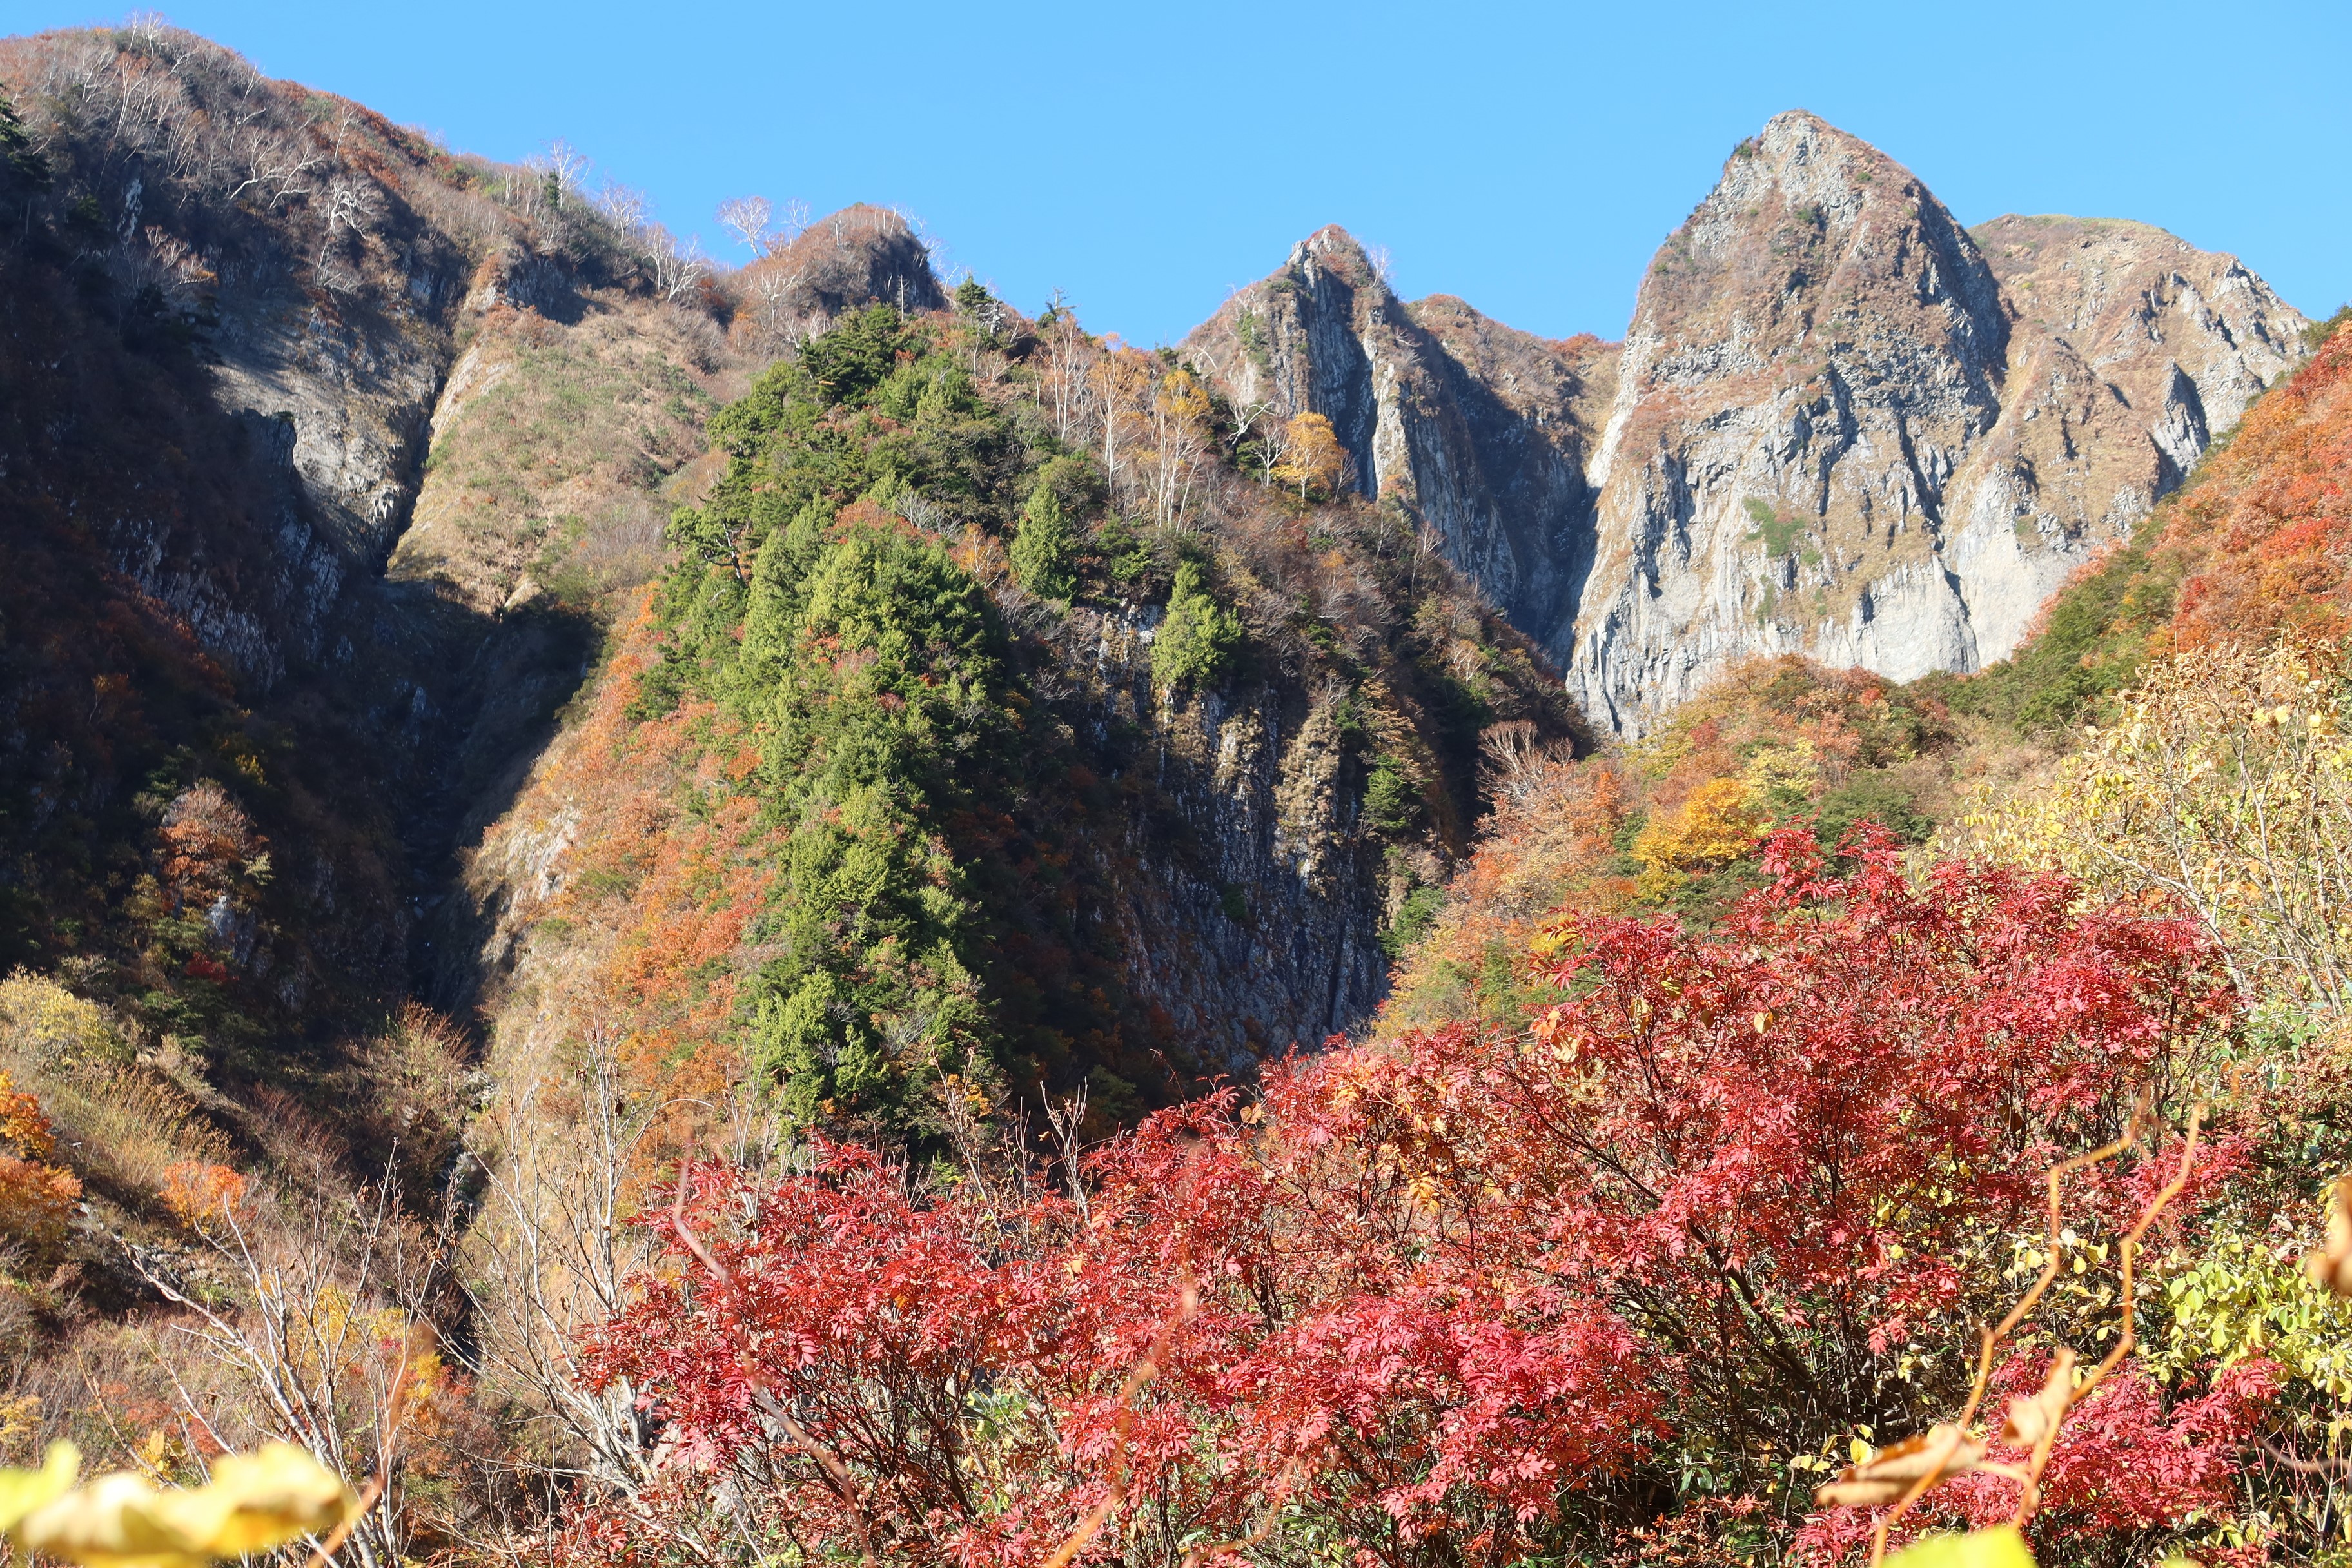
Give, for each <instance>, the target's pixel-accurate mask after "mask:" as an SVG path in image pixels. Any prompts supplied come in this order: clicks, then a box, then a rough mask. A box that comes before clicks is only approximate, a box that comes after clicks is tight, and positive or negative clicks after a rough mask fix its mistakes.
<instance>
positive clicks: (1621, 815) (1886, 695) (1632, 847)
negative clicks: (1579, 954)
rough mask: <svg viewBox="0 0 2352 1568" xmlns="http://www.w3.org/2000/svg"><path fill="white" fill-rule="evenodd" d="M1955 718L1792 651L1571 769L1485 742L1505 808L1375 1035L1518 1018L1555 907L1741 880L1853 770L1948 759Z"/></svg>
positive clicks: (1651, 902) (1739, 672)
mask: <svg viewBox="0 0 2352 1568" xmlns="http://www.w3.org/2000/svg"><path fill="white" fill-rule="evenodd" d="M1947 719H1948V715H1947V714H1946V713H1945V712H1944V710H1943V709H1942V708H1941V706H1940V705H1939V704H1937V703H1935V702H1933V701H1930V700H1927V699H1924V698H1921V697H1919V696H1917V695H1916V694H1911V693H1906V692H1905V691H1903V690H1902V689H1899V688H1897V687H1896V686H1895V683H1894V682H1893V681H1890V680H1887V679H1885V678H1884V677H1882V676H1877V675H1873V674H1871V673H1870V672H1869V671H1867V670H1861V669H1843V670H1841V669H1826V668H1822V666H1820V665H1816V664H1812V663H1811V662H1809V661H1807V660H1805V659H1802V658H1796V657H1794V656H1786V657H1782V658H1754V659H1749V660H1747V661H1745V662H1744V663H1741V664H1739V665H1738V666H1736V667H1734V668H1732V669H1731V670H1730V671H1728V672H1727V674H1726V675H1725V676H1724V678H1723V679H1721V680H1720V681H1718V682H1717V684H1716V685H1714V686H1713V687H1711V688H1709V689H1707V690H1706V691H1704V692H1702V693H1701V694H1700V695H1699V696H1697V697H1696V698H1694V699H1693V700H1691V701H1689V702H1687V703H1685V704H1684V706H1683V707H1682V708H1680V709H1678V710H1676V711H1675V714H1674V716H1673V718H1672V719H1670V720H1669V721H1667V723H1666V724H1665V726H1664V728H1663V729H1662V730H1660V731H1658V732H1657V733H1656V734H1655V735H1654V736H1652V737H1650V738H1649V739H1648V740H1646V741H1644V742H1641V743H1640V744H1638V745H1636V746H1633V747H1631V748H1629V749H1627V750H1625V751H1623V752H1616V753H1613V754H1604V755H1601V756H1596V757H1590V758H1586V759H1584V760H1582V761H1572V760H1570V759H1569V758H1567V757H1565V756H1560V755H1556V754H1555V755H1536V756H1527V755H1524V754H1520V753H1519V752H1517V751H1516V750H1515V748H1513V747H1512V746H1511V745H1509V744H1507V743H1504V744H1501V745H1499V746H1496V747H1493V748H1490V749H1491V750H1493V752H1494V760H1495V762H1496V764H1497V767H1496V773H1495V774H1494V775H1493V776H1492V777H1491V778H1490V780H1489V790H1490V794H1491V795H1492V796H1493V798H1494V807H1495V809H1494V812H1493V815H1492V816H1489V817H1488V818H1487V819H1486V822H1485V824H1483V825H1482V827H1481V829H1480V834H1479V838H1478V843H1477V846H1476V848H1475V852H1474V853H1473V855H1472V857H1471V858H1470V861H1469V863H1468V864H1467V865H1466V866H1465V867H1464V868H1462V869H1461V870H1460V871H1458V872H1457V873H1456V874H1455V876H1454V880H1453V882H1452V883H1451V885H1450V886H1449V887H1448V889H1447V901H1446V907H1445V909H1444V912H1442V913H1441V914H1440V915H1439V917H1438V919H1437V921H1436V924H1435V925H1434V927H1433V929H1432V931H1431V932H1430V935H1429V936H1428V938H1427V939H1426V940H1425V941H1424V942H1422V943H1421V944H1420V946H1419V947H1417V948H1416V949H1415V950H1414V951H1413V952H1411V953H1409V954H1408V955H1407V956H1406V958H1405V960H1404V962H1403V963H1402V964H1401V965H1400V966H1399V968H1398V971H1397V973H1396V975H1395V976H1394V986H1393V990H1392V994H1391V999H1390V1001H1389V1003H1388V1005H1387V1006H1386V1008H1385V1009H1384V1011H1383V1013H1382V1016H1381V1026H1380V1027H1381V1033H1382V1034H1384V1035H1386V1034H1389V1033H1391V1032H1392V1031H1394V1030H1396V1029H1398V1028H1401V1027H1424V1026H1434V1025H1437V1024H1441V1023H1444V1022H1448V1021H1451V1020H1454V1019H1456V1018H1462V1017H1477V1018H1483V1019H1487V1020H1493V1019H1496V1018H1500V1017H1504V1016H1509V1015H1510V1014H1511V1012H1512V1011H1513V1009H1515V1008H1517V1007H1519V1006H1522V1005H1525V1004H1526V1001H1527V997H1528V994H1529V993H1528V986H1529V984H1531V983H1532V982H1531V979H1530V976H1531V973H1532V972H1531V971H1530V970H1529V969H1528V966H1527V956H1526V955H1527V954H1528V952H1531V951H1532V952H1538V953H1540V952H1542V950H1543V942H1544V940H1545V939H1544V936H1543V932H1544V930H1545V928H1546V926H1547V925H1548V923H1549V921H1548V917H1549V916H1550V915H1551V914H1552V913H1553V912H1554V911H1556V910H1560V909H1563V908H1565V909H1569V910H1575V911H1578V912H1580V913H1585V914H1598V915H1616V914H1623V913H1628V912H1633V911H1636V910H1641V909H1643V908H1654V907H1657V906H1658V905H1659V904H1660V903H1662V902H1664V903H1668V904H1669V905H1670V904H1671V900H1672V895H1673V893H1674V892H1675V889H1676V888H1677V886H1678V885H1680V884H1682V883H1685V882H1686V881H1687V880H1688V879H1690V878H1691V877H1692V876H1695V875H1702V874H1705V873H1707V872H1710V871H1717V870H1720V869H1723V868H1732V869H1733V870H1734V871H1737V870H1738V868H1739V867H1740V866H1741V865H1742V864H1743V863H1744V862H1746V861H1748V860H1749V859H1751V858H1752V851H1753V850H1754V848H1755V846H1756V845H1757V843H1758V842H1759V839H1760V837H1761V836H1762V835H1763V834H1764V832H1765V831H1766V830H1767V829H1769V827H1770V826H1772V825H1773V824H1774V823H1775V822H1783V821H1788V820H1790V819H1792V818H1796V817H1801V816H1805V815H1807V814H1808V813H1809V812H1811V811H1812V810H1814V809H1816V808H1819V807H1821V806H1822V805H1823V804H1824V803H1825V802H1828V801H1830V798H1831V797H1832V795H1834V794H1835V792H1837V791H1838V790H1840V789H1842V788H1843V787H1844V786H1845V785H1846V784H1850V783H1851V782H1852V781H1853V778H1854V777H1855V776H1856V775H1857V774H1859V773H1864V772H1866V771H1870V770H1881V769H1890V768H1902V767H1906V764H1909V763H1913V762H1915V761H1916V760H1917V759H1919V758H1922V757H1925V756H1928V755H1930V754H1933V753H1936V752H1940V751H1942V750H1945V749H1947V748H1948V746H1949V745H1950V744H1951V742H1952V740H1953V737H1952V735H1951V733H1950V731H1949V730H1948V727H1947ZM1495 740H1496V741H1497V742H1504V741H1506V738H1505V737H1502V736H1499V735H1497V736H1496V737H1495Z"/></svg>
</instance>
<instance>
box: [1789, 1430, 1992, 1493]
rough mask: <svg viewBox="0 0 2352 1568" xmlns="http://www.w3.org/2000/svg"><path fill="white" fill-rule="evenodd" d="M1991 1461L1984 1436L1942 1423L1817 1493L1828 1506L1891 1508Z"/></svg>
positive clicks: (1852, 1467) (1854, 1468)
mask: <svg viewBox="0 0 2352 1568" xmlns="http://www.w3.org/2000/svg"><path fill="white" fill-rule="evenodd" d="M1984 1457H1985V1446H1984V1442H1983V1440H1982V1439H1981V1438H1977V1437H1971V1436H1969V1435H1968V1434H1967V1433H1966V1432H1964V1431H1962V1430H1961V1429H1960V1428H1959V1427H1958V1426H1949V1425H1944V1424H1939V1425H1937V1426H1931V1427H1929V1428H1928V1429H1927V1431H1925V1432H1923V1433H1921V1434H1920V1435H1919V1436H1916V1437H1906V1438H1905V1439H1904V1440H1903V1441H1902V1442H1900V1443H1897V1444H1895V1446H1894V1447H1890V1448H1885V1449H1882V1450H1880V1451H1879V1452H1878V1453H1877V1454H1875V1455H1874V1456H1873V1457H1871V1458H1867V1459H1864V1460H1863V1461H1861V1462H1859V1463H1856V1464H1853V1465H1850V1466H1848V1467H1847V1468H1846V1469H1845V1470H1844V1471H1843V1473H1842V1474H1841V1475H1840V1476H1839V1477H1838V1479H1835V1480H1833V1481H1832V1482H1830V1483H1829V1484H1828V1485H1827V1486H1824V1487H1822V1488H1821V1489H1818V1490H1816V1491H1815V1492H1814V1493H1813V1501H1814V1502H1816V1503H1817V1504H1819V1505H1820V1506H1821V1507H1822V1508H1888V1507H1891V1506H1893V1505H1894V1504H1895V1503H1898V1502H1901V1501H1902V1500H1904V1499H1905V1498H1906V1497H1909V1496H1910V1495H1911V1494H1912V1492H1914V1491H1915V1490H1916V1491H1925V1490H1926V1489H1927V1488H1928V1487H1930V1486H1933V1485H1934V1484H1935V1483H1936V1482H1937V1480H1940V1479H1944V1478H1945V1477H1948V1476H1962V1475H1966V1474H1968V1473H1969V1471H1970V1470H1973V1469H1975V1468H1977V1466H1978V1465H1979V1463H1981V1462H1982V1461H1983V1459H1984Z"/></svg>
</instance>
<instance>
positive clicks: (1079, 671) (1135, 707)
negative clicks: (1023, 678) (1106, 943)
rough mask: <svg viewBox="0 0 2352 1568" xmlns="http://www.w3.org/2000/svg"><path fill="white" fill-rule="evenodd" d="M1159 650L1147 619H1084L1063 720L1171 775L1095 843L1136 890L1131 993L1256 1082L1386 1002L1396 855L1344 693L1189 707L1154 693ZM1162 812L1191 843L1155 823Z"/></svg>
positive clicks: (1202, 701)
mask: <svg viewBox="0 0 2352 1568" xmlns="http://www.w3.org/2000/svg"><path fill="white" fill-rule="evenodd" d="M1157 616H1158V612H1157V611H1153V612H1150V618H1151V619H1157ZM1149 637H1150V628H1149V627H1148V626H1146V625H1145V624H1144V619H1143V617H1139V616H1133V615H1119V614H1116V613H1104V612H1099V611H1094V610H1081V611H1078V612H1076V613H1075V614H1074V615H1073V616H1071V617H1070V620H1069V622H1068V623H1067V625H1066V626H1065V627H1064V628H1063V631H1062V635H1061V636H1060V637H1059V638H1057V639H1056V640H1057V641H1058V642H1059V643H1060V644H1061V645H1062V647H1063V649H1064V650H1066V653H1065V662H1064V664H1063V668H1064V669H1065V670H1066V671H1067V672H1068V673H1069V675H1070V676H1071V678H1072V681H1071V685H1070V688H1069V689H1067V690H1066V692H1065V693H1064V694H1063V696H1062V697H1061V699H1060V700H1059V702H1058V703H1057V707H1059V708H1060V709H1061V710H1062V711H1064V712H1066V713H1067V714H1069V715H1070V717H1071V719H1072V720H1073V721H1076V723H1077V724H1083V725H1087V726H1088V727H1090V728H1091V729H1092V730H1093V731H1094V732H1095V735H1096V736H1097V738H1098V740H1097V743H1098V745H1100V746H1101V748H1102V750H1103V752H1104V753H1105V754H1104V755H1103V756H1102V757H1101V759H1100V760H1101V761H1102V763H1103V764H1104V765H1105V766H1107V767H1110V768H1114V769H1118V768H1121V767H1123V768H1125V769H1129V770H1135V771H1141V770H1145V769H1149V770H1150V773H1151V775H1152V778H1153V788H1152V790H1151V791H1150V794H1149V795H1139V796H1138V800H1139V805H1138V806H1137V807H1136V808H1134V809H1131V810H1130V811H1129V812H1128V813H1126V814H1124V815H1123V816H1120V817H1119V818H1118V819H1116V820H1114V821H1113V822H1111V823H1109V824H1108V825H1106V826H1105V827H1103V828H1098V829H1097V830H1096V831H1095V832H1093V833H1092V834H1090V835H1089V838H1090V841H1091V848H1092V850H1093V853H1094V854H1095V855H1096V856H1097V857H1098V858H1100V859H1102V860H1103V862H1104V863H1105V865H1106V868H1108V869H1110V870H1111V872H1112V874H1111V875H1109V876H1107V877H1106V878H1105V879H1104V881H1105V883H1106V884H1107V885H1108V886H1109V887H1112V888H1114V889H1117V890H1118V899H1117V901H1116V903H1115V904H1114V906H1113V907H1112V908H1111V909H1110V910H1108V911H1107V912H1108V917H1109V918H1110V919H1111V920H1112V921H1115V922H1116V924H1117V925H1118V934H1119V938H1120V945H1121V947H1122V948H1123V949H1124V950H1125V952H1127V954H1128V961H1129V962H1128V971H1129V976H1128V977H1129V985H1130V986H1131V987H1132V988H1133V989H1134V990H1135V992H1136V993H1137V994H1139V996H1141V997H1143V998H1145V999H1146V1000H1148V1001H1149V1002H1150V1003H1151V1004H1152V1005H1155V1006H1157V1007H1159V1008H1160V1009H1161V1010H1163V1011H1164V1012H1165V1013H1166V1015H1167V1016H1169V1018H1171V1020H1172V1021H1173V1023H1174V1025H1175V1034H1176V1037H1177V1038H1179V1039H1181V1040H1183V1041H1184V1042H1186V1044H1187V1046H1188V1047H1189V1048H1191V1049H1192V1050H1194V1051H1196V1052H1198V1053H1199V1054H1200V1055H1201V1056H1202V1058H1204V1059H1205V1060H1207V1061H1208V1062H1209V1063H1210V1064H1211V1065H1213V1066H1217V1067H1220V1068H1223V1069H1225V1070H1232V1071H1242V1070H1246V1069H1247V1068H1249V1067H1250V1066H1251V1065H1252V1064H1254V1063H1255V1062H1256V1061H1258V1060H1260V1059H1262V1058H1265V1056H1266V1055H1268V1054H1269V1053H1274V1052H1279V1051H1280V1050H1282V1049H1283V1048H1285V1047H1288V1046H1291V1045H1293V1044H1296V1045H1299V1046H1314V1045H1316V1044H1318V1043H1319V1042H1320V1041H1322V1040H1323V1039H1324V1038H1325V1037H1328V1036H1330V1035H1333V1034H1336V1033H1339V1031H1341V1030H1343V1029H1347V1028H1350V1027H1352V1026H1354V1025H1355V1024H1356V1023H1357V1022H1358V1021H1359V1020H1360V1018H1362V1016H1364V1015H1365V1013H1367V1012H1368V1011H1369V1010H1370V1007H1371V1005H1372V1004H1373V1003H1375V1002H1377V1001H1378V1000H1379V999H1380V998H1381V996H1382V995H1383V994H1386V992H1387V989H1388V963H1389V961H1388V958H1387V955H1386V954H1384V953H1383V952H1381V948H1380V945H1379V943H1378V942H1377V941H1375V940H1374V934H1373V933H1374V932H1375V931H1377V930H1378V928H1379V926H1380V924H1381V919H1382V917H1383V915H1384V914H1385V913H1386V912H1387V911H1385V910H1382V909H1381V907H1380V900H1381V888H1382V885H1383V878H1382V876H1381V846H1380V845H1379V843H1378V842H1377V841H1376V840H1375V839H1374V838H1373V837H1371V836H1370V834H1369V833H1366V832H1363V831H1361V830H1360V828H1359V825H1358V824H1357V823H1356V822H1355V821H1354V820H1353V818H1354V816H1355V812H1354V809H1353V805H1354V800H1355V792H1354V791H1353V790H1351V789H1349V788H1347V787H1345V785H1344V784H1343V782H1342V778H1341V774H1342V771H1343V769H1344V768H1345V767H1346V765H1347V764H1346V749H1345V746H1344V744H1343V742H1342V739H1341V736H1340V733H1339V717H1338V715H1337V713H1336V711H1335V710H1336V706H1337V703H1338V700H1339V698H1340V697H1341V696H1342V695H1344V694H1343V693H1342V692H1340V691H1339V690H1337V689H1334V690H1333V691H1330V692H1328V693H1325V694H1323V695H1322V696H1321V697H1320V698H1318V697H1317V696H1316V695H1315V694H1313V693H1309V692H1307V691H1305V690H1302V689H1300V688H1299V687H1298V686H1297V685H1296V684H1293V683H1273V684H1267V685H1263V686H1259V687H1256V688H1255V689H1244V690H1243V691H1240V692H1237V693H1235V694H1234V696H1233V697H1232V698H1231V699H1224V698H1219V697H1202V698H1197V699H1187V700H1181V701H1177V702H1171V701H1169V700H1167V699H1165V698H1164V697H1163V696H1161V695H1159V694H1155V692H1154V691H1153V689H1152V682H1151V667H1150V643H1149V641H1148V638H1149ZM1122 732H1124V733H1129V734H1134V735H1138V736H1139V737H1140V740H1141V745H1140V747H1139V749H1138V750H1137V751H1136V754H1134V755H1132V756H1126V757H1118V756H1115V755H1112V754H1110V753H1112V752H1115V751H1116V750H1117V749H1118V748H1117V746H1116V744H1115V742H1114V741H1113V739H1112V738H1113V737H1114V736H1116V735H1118V734H1120V733H1122ZM1161 814H1164V815H1163V816H1162V819H1163V820H1164V819H1166V818H1172V819H1173V820H1175V821H1180V822H1181V823H1182V824H1183V825H1184V827H1185V828H1186V829H1188V830H1189V832H1187V833H1181V834H1175V835H1171V834H1170V833H1168V832H1167V831H1166V830H1165V828H1164V826H1155V816H1156V815H1161ZM1220 1057H1222V1060H1219V1058H1220Z"/></svg>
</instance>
